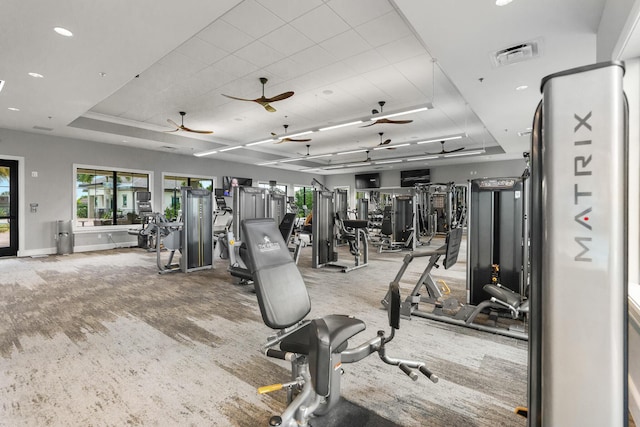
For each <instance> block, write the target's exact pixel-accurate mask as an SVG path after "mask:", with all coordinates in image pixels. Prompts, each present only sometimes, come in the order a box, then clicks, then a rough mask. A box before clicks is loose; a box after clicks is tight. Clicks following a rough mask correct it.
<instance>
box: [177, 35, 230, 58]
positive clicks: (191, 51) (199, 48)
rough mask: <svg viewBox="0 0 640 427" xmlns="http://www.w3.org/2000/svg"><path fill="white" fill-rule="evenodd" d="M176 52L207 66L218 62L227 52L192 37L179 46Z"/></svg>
mask: <svg viewBox="0 0 640 427" xmlns="http://www.w3.org/2000/svg"><path fill="white" fill-rule="evenodd" d="M177 51H178V52H180V53H181V54H183V55H185V56H187V57H189V58H191V59H196V60H198V61H200V62H203V63H205V64H207V65H211V64H213V63H214V62H216V61H219V60H220V59H222V57H224V56H225V55H226V54H227V52H226V51H224V50H222V49H221V48H219V47H217V46H215V45H213V44H211V43H208V42H206V41H204V40H203V39H200V38H198V37H193V38H191V39H189V40H187V41H186V42H184V43H183V44H182V45H180V47H179V48H178V49H177Z"/></svg>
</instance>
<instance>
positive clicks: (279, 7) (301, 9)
mask: <svg viewBox="0 0 640 427" xmlns="http://www.w3.org/2000/svg"><path fill="white" fill-rule="evenodd" d="M258 2H259V3H260V4H261V5H262V6H264V7H265V8H267V9H269V10H270V11H271V12H273V13H274V14H275V15H277V16H279V17H280V18H282V19H284V20H285V21H287V22H289V21H292V20H294V19H295V18H297V17H299V16H301V15H304V14H305V13H307V12H308V11H310V10H311V9H314V8H316V7H318V6H320V5H322V1H321V0H304V1H300V0H278V1H273V0H258Z"/></svg>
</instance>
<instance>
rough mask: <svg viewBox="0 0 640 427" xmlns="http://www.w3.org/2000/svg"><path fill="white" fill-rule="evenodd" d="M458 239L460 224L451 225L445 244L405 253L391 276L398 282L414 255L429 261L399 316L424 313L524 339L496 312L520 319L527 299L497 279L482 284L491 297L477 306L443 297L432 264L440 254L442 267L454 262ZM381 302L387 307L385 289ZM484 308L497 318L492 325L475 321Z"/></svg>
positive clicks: (523, 333)
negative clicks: (500, 320) (502, 323)
mask: <svg viewBox="0 0 640 427" xmlns="http://www.w3.org/2000/svg"><path fill="white" fill-rule="evenodd" d="M461 240H462V228H461V227H458V228H454V229H451V230H450V231H449V232H448V233H447V237H446V242H445V244H444V245H442V246H440V247H439V248H436V249H430V250H427V251H420V252H416V253H411V254H407V255H406V256H405V257H404V259H403V261H402V266H401V267H400V270H399V271H398V273H397V274H396V277H395V279H394V281H395V282H398V283H399V282H400V280H401V279H402V276H403V275H404V273H405V271H406V270H407V268H408V267H409V264H410V263H411V262H412V261H413V260H414V259H415V258H421V257H426V256H428V257H429V262H428V264H427V267H426V268H425V269H424V271H423V272H422V274H421V276H420V278H419V279H418V282H417V283H416V285H415V286H414V288H413V290H412V291H411V294H410V295H409V296H408V297H407V298H406V299H405V301H404V302H403V303H402V308H401V314H402V316H405V317H407V318H411V316H418V317H424V318H426V319H431V320H438V321H441V322H446V323H451V324H454V325H458V326H465V327H469V328H473V329H478V330H481V331H485V332H491V333H495V334H500V335H506V336H509V337H512V338H518V339H522V340H526V339H527V333H526V330H525V329H524V328H521V327H520V326H519V325H511V326H510V327H508V328H506V327H505V328H503V327H499V326H498V325H497V318H498V317H499V314H501V313H503V312H508V313H509V315H510V317H511V318H513V319H519V318H521V317H523V315H524V314H526V313H528V307H529V304H528V302H527V301H526V300H524V299H523V298H522V297H521V295H520V294H518V293H516V292H513V291H511V290H510V289H508V288H506V287H504V286H502V285H501V284H500V283H499V282H496V283H487V284H486V285H485V286H484V291H485V292H487V294H489V295H490V298H489V299H487V300H485V301H482V302H481V303H480V304H478V305H477V306H475V305H472V304H460V303H459V302H458V301H457V300H456V299H455V298H447V299H442V297H443V295H442V292H441V291H440V288H439V287H438V286H437V285H436V283H435V281H434V280H433V277H432V276H431V272H432V270H433V268H434V267H438V261H439V260H440V258H441V257H443V256H444V261H443V263H442V264H443V266H444V268H445V269H449V268H450V267H451V266H453V265H454V264H455V263H456V261H457V259H458V253H459V252H460V242H461ZM381 302H382V305H383V306H385V307H388V304H389V294H388V293H387V295H385V297H384V299H383V300H382V301H381ZM420 303H427V304H431V305H432V306H433V309H432V310H431V311H426V310H422V309H420V308H419V305H420ZM487 310H489V311H490V317H491V318H492V319H494V320H495V321H496V322H495V325H494V326H492V325H489V324H479V323H477V322H476V318H477V316H478V315H479V314H480V313H482V312H484V311H487Z"/></svg>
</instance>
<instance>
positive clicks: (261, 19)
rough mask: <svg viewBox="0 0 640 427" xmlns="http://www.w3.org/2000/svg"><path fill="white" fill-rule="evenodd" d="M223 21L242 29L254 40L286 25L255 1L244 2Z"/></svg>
mask: <svg viewBox="0 0 640 427" xmlns="http://www.w3.org/2000/svg"><path fill="white" fill-rule="evenodd" d="M222 20H224V21H225V22H227V23H228V24H230V25H233V26H234V27H236V28H239V29H241V30H242V31H243V32H245V33H247V34H248V35H249V36H251V37H252V38H253V39H259V38H260V37H262V36H264V35H265V34H267V33H270V32H271V31H273V30H275V29H276V28H278V27H280V26H282V25H284V21H283V20H282V19H280V18H279V17H278V16H276V15H275V14H273V13H272V12H271V11H269V10H268V9H266V8H264V7H263V6H262V5H261V4H259V3H258V2H256V1H255V0H244V1H243V2H242V3H240V4H238V5H237V6H236V7H234V8H233V9H231V10H230V11H229V12H227V13H226V14H225V15H224V16H223V17H222Z"/></svg>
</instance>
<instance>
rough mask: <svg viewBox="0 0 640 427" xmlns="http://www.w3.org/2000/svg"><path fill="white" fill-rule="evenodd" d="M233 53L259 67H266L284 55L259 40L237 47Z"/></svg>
mask: <svg viewBox="0 0 640 427" xmlns="http://www.w3.org/2000/svg"><path fill="white" fill-rule="evenodd" d="M234 55H235V56H237V57H239V58H242V59H244V60H245V61H248V62H251V63H252V64H254V65H256V66H258V67H259V68H263V67H266V66H267V65H270V64H273V63H274V62H276V61H278V60H280V59H281V58H283V57H284V55H283V54H281V53H280V52H278V51H276V50H274V49H272V48H271V47H269V46H267V45H265V44H264V43H262V42H261V41H255V42H253V43H251V44H248V45H246V46H245V47H243V48H241V49H238V50H237V51H235V52H234Z"/></svg>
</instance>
